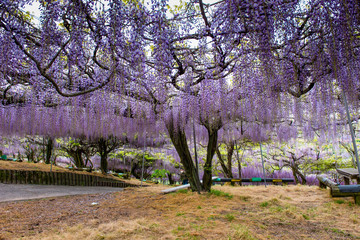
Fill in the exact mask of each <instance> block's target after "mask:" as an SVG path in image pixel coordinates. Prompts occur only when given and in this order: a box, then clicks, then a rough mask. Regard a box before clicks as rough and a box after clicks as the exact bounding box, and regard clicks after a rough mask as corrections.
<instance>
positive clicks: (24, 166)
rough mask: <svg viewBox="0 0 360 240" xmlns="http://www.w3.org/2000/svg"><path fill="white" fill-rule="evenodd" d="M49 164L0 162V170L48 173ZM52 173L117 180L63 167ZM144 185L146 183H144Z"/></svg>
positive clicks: (131, 181)
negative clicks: (70, 173)
mask: <svg viewBox="0 0 360 240" xmlns="http://www.w3.org/2000/svg"><path fill="white" fill-rule="evenodd" d="M50 167H51V165H50V164H43V163H31V162H11V161H2V160H0V169H7V170H25V171H46V172H49V171H50ZM51 170H52V171H53V172H72V173H77V174H85V175H94V176H99V177H108V178H114V179H116V180H119V178H118V177H116V176H113V175H111V174H108V175H103V174H102V173H101V172H95V171H93V172H87V171H76V170H69V169H66V168H63V167H59V166H52V169H51ZM121 181H124V182H127V183H130V184H135V185H136V184H139V185H140V182H139V181H134V180H125V179H121ZM145 184H146V183H145Z"/></svg>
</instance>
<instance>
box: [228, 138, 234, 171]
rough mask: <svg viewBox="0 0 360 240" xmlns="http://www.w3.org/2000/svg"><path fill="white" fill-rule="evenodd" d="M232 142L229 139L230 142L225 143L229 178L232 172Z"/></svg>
mask: <svg viewBox="0 0 360 240" xmlns="http://www.w3.org/2000/svg"><path fill="white" fill-rule="evenodd" d="M234 146H235V144H234V142H233V141H231V142H230V143H228V144H226V149H227V169H228V176H229V178H233V174H232V156H233V153H234Z"/></svg>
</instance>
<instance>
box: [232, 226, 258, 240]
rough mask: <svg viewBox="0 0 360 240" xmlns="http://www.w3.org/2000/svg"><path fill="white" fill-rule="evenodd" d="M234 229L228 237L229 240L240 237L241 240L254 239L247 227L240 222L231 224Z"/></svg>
mask: <svg viewBox="0 0 360 240" xmlns="http://www.w3.org/2000/svg"><path fill="white" fill-rule="evenodd" d="M233 228H234V229H235V231H234V232H233V233H232V234H231V235H230V236H229V237H228V239H229V240H234V239H242V240H256V239H257V238H256V237H254V236H253V235H252V234H251V232H250V231H249V229H248V228H247V227H246V226H243V225H241V224H239V225H235V226H233Z"/></svg>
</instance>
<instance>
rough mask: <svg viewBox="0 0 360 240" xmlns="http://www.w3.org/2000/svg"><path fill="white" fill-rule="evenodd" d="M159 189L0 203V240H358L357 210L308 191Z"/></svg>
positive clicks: (285, 188)
mask: <svg viewBox="0 0 360 240" xmlns="http://www.w3.org/2000/svg"><path fill="white" fill-rule="evenodd" d="M164 188H166V187H165V186H161V185H153V186H151V187H146V188H127V189H125V191H123V192H120V193H109V194H97V195H82V196H68V197H57V198H49V199H40V200H31V201H21V202H8V203H0V236H1V237H0V239H18V238H23V239H321V240H325V239H360V226H359V223H360V206H357V205H354V200H353V199H352V198H331V197H330V196H329V192H328V191H329V190H323V189H320V188H318V187H315V186H313V187H307V186H294V185H290V186H268V187H267V188H265V187H264V186H247V187H240V186H235V187H232V186H215V187H214V189H215V190H220V191H221V192H216V193H217V194H218V195H221V193H227V194H228V195H227V196H217V195H216V194H206V193H204V194H201V195H199V194H197V193H191V192H180V193H172V194H167V195H164V194H161V189H164Z"/></svg>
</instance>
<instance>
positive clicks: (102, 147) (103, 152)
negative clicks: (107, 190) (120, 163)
mask: <svg viewBox="0 0 360 240" xmlns="http://www.w3.org/2000/svg"><path fill="white" fill-rule="evenodd" d="M98 151H99V154H100V169H101V172H102V174H107V172H108V160H107V156H108V151H107V144H106V140H105V139H104V138H100V139H99V140H98Z"/></svg>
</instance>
